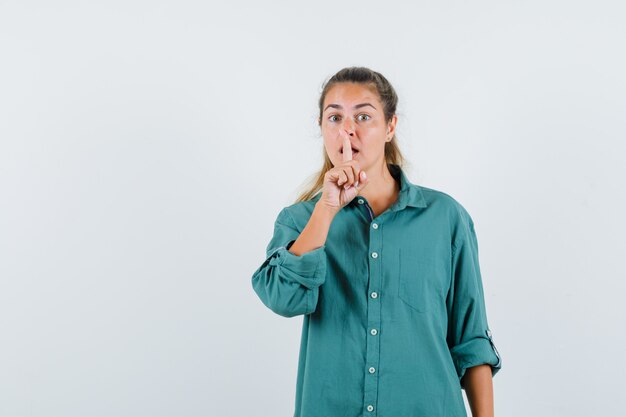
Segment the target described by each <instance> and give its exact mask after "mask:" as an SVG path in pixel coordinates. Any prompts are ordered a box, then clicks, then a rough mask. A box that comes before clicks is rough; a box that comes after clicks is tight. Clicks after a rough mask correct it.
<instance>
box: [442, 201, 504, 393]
mask: <svg viewBox="0 0 626 417" xmlns="http://www.w3.org/2000/svg"><path fill="white" fill-rule="evenodd" d="M451 253H452V259H451V274H452V276H451V285H450V290H449V293H448V297H447V299H446V306H447V311H448V335H447V342H448V347H449V348H450V354H451V356H452V359H453V362H454V366H455V368H456V371H457V374H458V376H459V380H460V383H461V387H462V388H463V389H464V388H465V387H464V384H463V376H464V375H465V371H466V370H467V369H468V368H470V367H473V366H478V365H482V364H489V365H491V373H492V377H493V376H495V375H496V373H497V372H498V371H499V370H500V368H501V366H502V360H501V358H500V354H499V353H498V351H497V349H496V346H495V344H494V342H493V337H492V334H491V330H490V329H489V325H488V322H487V314H486V309H485V300H484V294H483V285H482V278H481V273H480V265H479V260H478V241H477V238H476V233H475V231H474V222H473V221H472V219H471V217H470V216H469V214H467V212H466V211H465V210H464V209H461V218H460V221H459V224H458V228H457V234H456V238H455V240H454V243H453V245H452V252H451Z"/></svg>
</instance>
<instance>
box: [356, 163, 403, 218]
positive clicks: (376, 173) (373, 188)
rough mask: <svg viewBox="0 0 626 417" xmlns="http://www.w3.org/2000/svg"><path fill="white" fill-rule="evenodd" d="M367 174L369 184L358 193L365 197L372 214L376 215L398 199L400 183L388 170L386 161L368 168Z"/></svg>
mask: <svg viewBox="0 0 626 417" xmlns="http://www.w3.org/2000/svg"><path fill="white" fill-rule="evenodd" d="M367 176H368V177H369V184H367V187H365V188H364V189H363V190H362V191H361V192H360V193H359V195H361V196H363V197H365V199H366V200H367V202H368V203H369V204H370V206H371V207H372V209H373V210H374V214H375V215H376V216H378V215H379V214H380V213H382V212H384V211H385V210H387V208H389V207H390V206H391V205H392V204H393V203H394V202H395V201H396V200H397V199H398V194H399V193H400V185H399V184H398V182H397V181H396V179H395V178H394V177H393V176H392V175H391V172H389V168H388V167H387V163H386V162H383V164H382V165H381V167H380V168H376V169H372V170H370V171H369V172H368V173H367Z"/></svg>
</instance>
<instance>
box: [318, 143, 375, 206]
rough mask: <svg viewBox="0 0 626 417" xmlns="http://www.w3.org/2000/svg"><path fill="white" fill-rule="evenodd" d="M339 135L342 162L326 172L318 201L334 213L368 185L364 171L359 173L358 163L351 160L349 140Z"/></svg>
mask: <svg viewBox="0 0 626 417" xmlns="http://www.w3.org/2000/svg"><path fill="white" fill-rule="evenodd" d="M340 134H341V136H342V138H343V161H342V163H341V164H339V165H336V166H334V167H333V168H331V169H329V170H328V171H326V174H325V175H324V185H323V187H322V197H321V198H320V200H319V201H318V203H320V204H322V205H323V206H324V207H326V208H329V209H330V210H332V211H335V212H339V210H341V209H342V208H343V207H344V206H345V205H347V204H348V203H349V202H350V201H352V200H353V199H354V197H356V196H357V195H358V194H359V193H360V192H361V190H362V189H363V188H365V186H367V184H368V183H369V179H368V178H367V176H366V174H365V171H361V167H360V165H359V163H358V162H357V161H356V160H353V159H352V147H351V145H350V138H349V137H348V135H347V134H346V133H345V132H341V133H340Z"/></svg>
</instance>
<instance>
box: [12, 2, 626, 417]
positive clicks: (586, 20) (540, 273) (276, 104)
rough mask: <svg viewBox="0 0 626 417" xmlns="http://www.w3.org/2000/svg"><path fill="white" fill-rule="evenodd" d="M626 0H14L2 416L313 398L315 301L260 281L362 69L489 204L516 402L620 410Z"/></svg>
mask: <svg viewBox="0 0 626 417" xmlns="http://www.w3.org/2000/svg"><path fill="white" fill-rule="evenodd" d="M625 12H626V9H625V7H624V6H623V5H622V4H620V2H618V1H615V2H607V1H594V2H591V1H587V2H581V1H565V0H563V1H545V0H541V1H524V2H510V3H507V2H503V1H474V2H441V1H428V2H424V1H420V2H413V3H412V4H411V3H409V2H391V3H390V2H384V3H383V2H373V1H360V2H333V1H321V2H320V1H318V2H308V3H307V4H302V5H300V4H296V2H287V1H284V2H269V3H268V2H255V1H247V2H232V3H230V4H229V5H225V4H222V3H217V2H216V3H212V2H206V1H195V2H190V1H168V2H165V1H154V0H153V1H141V2H138V1H113V2H112V1H106V2H104V1H103V2H100V4H97V3H96V2H78V1H76V2H65V1H56V2H52V3H50V2H43V1H40V2H29V1H8V0H3V1H0V60H1V64H0V140H1V142H0V416H2V417H57V416H58V417H79V416H80V417H82V416H90V417H96V416H107V417H108V416H128V417H136V416H150V417H158V416H217V417H230V416H233V417H238V416H250V415H256V416H268V417H270V416H271V417H274V416H277V417H279V416H283V417H289V416H292V415H293V406H294V394H295V383H296V366H297V355H298V351H299V342H300V329H301V324H302V317H301V316H300V317H294V318H290V319H287V318H284V317H281V316H278V315H276V314H274V313H273V312H271V311H270V310H269V309H267V308H266V307H265V306H264V305H263V304H262V303H261V301H260V300H259V299H258V297H257V296H256V294H255V293H254V291H253V289H252V286H251V277H252V273H253V272H254V271H255V269H256V268H257V267H258V266H259V265H260V264H261V263H262V262H263V260H264V259H265V247H266V245H267V243H268V242H269V239H270V238H271V235H272V231H273V222H274V220H275V218H276V216H277V214H278V212H279V211H280V209H281V208H282V207H284V206H286V205H289V204H292V203H293V202H294V199H295V197H296V196H297V191H298V190H299V187H301V186H302V184H303V183H304V181H305V180H306V179H307V178H308V177H309V176H310V175H312V174H313V173H314V172H315V171H316V170H317V169H319V168H320V166H321V161H322V146H323V145H322V138H321V136H320V132H319V129H318V127H317V125H316V122H315V119H316V117H317V107H316V101H317V99H318V97H319V93H320V90H321V86H322V83H323V82H324V80H325V79H326V78H327V77H329V76H330V75H332V74H333V73H334V72H336V71H337V70H339V69H341V68H343V67H345V66H352V65H364V66H368V67H370V68H372V69H375V70H377V71H380V72H381V73H383V74H384V75H385V76H386V77H387V78H388V79H389V80H390V81H391V83H392V84H393V85H394V87H395V88H396V90H397V92H398V95H399V97H400V104H399V109H398V115H399V125H398V129H399V130H398V137H399V143H400V146H401V148H402V150H403V151H404V153H405V154H406V156H407V158H408V159H409V161H410V162H411V165H410V166H409V167H408V168H407V173H408V176H409V178H410V179H411V180H412V181H413V182H415V183H417V184H420V185H424V186H427V187H431V188H435V189H439V190H442V191H444V192H446V193H448V194H450V195H452V196H453V197H454V198H456V199H457V200H458V201H459V202H460V203H461V204H463V205H464V206H465V207H466V208H467V209H468V211H469V212H470V214H471V215H472V216H473V218H474V221H475V225H476V231H477V236H478V241H479V248H480V260H481V268H482V276H483V284H484V287H485V301H486V306H487V314H488V319H489V323H490V327H491V329H492V331H493V337H494V342H495V343H496V346H497V347H498V349H499V351H500V353H501V355H502V359H503V362H502V370H501V371H500V373H499V374H497V375H496V377H495V378H494V392H495V410H496V415H497V416H509V417H517V416H529V415H532V416H535V417H543V416H567V417H576V416H585V417H586V416H590V415H597V416H624V415H626V396H625V395H624V382H623V381H624V380H623V377H624V374H626V365H625V362H624V349H625V346H626V306H625V305H626V303H625V302H624V294H625V291H626V284H625V280H626V274H625V273H624V268H623V263H624V259H625V258H626V245H625V243H624V236H625V233H626V230H625V229H626V228H625V224H624V214H623V213H624V212H625V210H626V202H625V195H626V193H625V191H624V188H625V186H626V184H625V179H626V172H625V170H624V161H623V159H624V156H625V151H626V145H625V142H624V141H625V138H626V126H625V120H626V80H625V76H624V74H626V58H625V55H624V50H626V29H625V26H624V21H625V17H626V13H625ZM466 401H467V400H466ZM466 404H467V403H466ZM468 413H469V409H468ZM329 417H330V416H329ZM397 417H405V416H397Z"/></svg>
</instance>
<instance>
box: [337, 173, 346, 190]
mask: <svg viewBox="0 0 626 417" xmlns="http://www.w3.org/2000/svg"><path fill="white" fill-rule="evenodd" d="M337 177H338V178H339V181H337V185H338V186H340V187H341V185H342V184H345V183H346V182H348V176H347V175H346V173H345V172H343V171H339V172H338V173H337Z"/></svg>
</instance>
